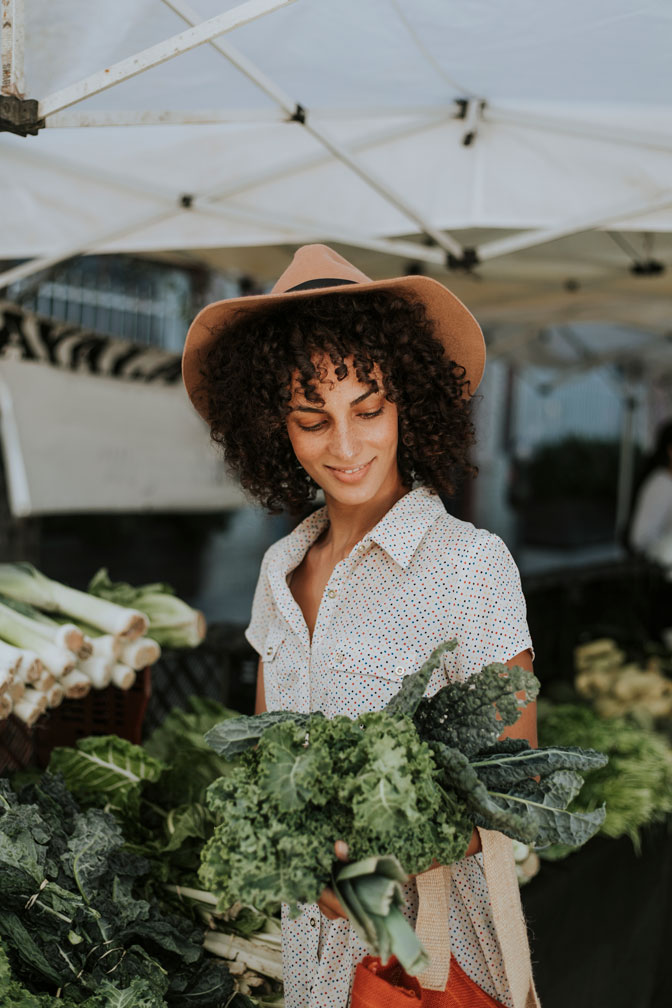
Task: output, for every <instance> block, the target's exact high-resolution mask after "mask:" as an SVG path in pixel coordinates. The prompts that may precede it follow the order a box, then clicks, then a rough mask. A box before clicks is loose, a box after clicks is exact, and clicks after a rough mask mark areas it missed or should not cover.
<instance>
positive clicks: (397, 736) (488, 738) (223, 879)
mask: <svg viewBox="0 0 672 1008" xmlns="http://www.w3.org/2000/svg"><path fill="white" fill-rule="evenodd" d="M454 646H455V642H454V641H450V642H447V643H445V644H443V645H441V646H440V647H439V648H437V649H436V651H435V652H434V653H433V654H432V655H431V656H430V658H429V660H428V661H427V662H426V663H425V664H424V665H423V667H422V668H421V669H420V670H419V671H418V672H416V673H413V674H411V675H409V676H407V677H406V678H405V679H404V682H403V684H402V687H401V689H400V690H399V692H398V693H397V695H396V696H395V697H394V698H393V699H392V700H391V701H390V703H389V704H388V705H387V707H386V708H385V710H383V711H379V712H376V713H370V714H364V715H363V716H361V717H360V718H358V719H356V720H351V719H349V718H347V717H342V716H340V717H335V718H333V719H330V720H328V719H326V718H324V716H323V715H322V714H319V713H315V714H310V715H307V714H298V713H295V712H290V711H275V712H270V713H266V714H261V715H258V716H255V717H240V718H232V719H229V720H227V721H225V722H223V723H222V724H220V725H217V726H216V727H215V728H213V729H212V731H210V732H209V733H208V735H207V736H206V738H207V740H208V741H209V743H210V745H211V746H212V747H213V748H214V749H215V751H216V752H217V753H219V754H220V755H221V756H223V757H225V758H226V759H233V760H234V761H235V764H237V765H236V766H235V769H234V770H233V772H230V773H229V774H228V775H227V776H225V777H222V778H220V779H219V780H217V781H215V782H214V783H213V784H211V785H210V787H209V789H208V792H207V796H208V797H207V800H208V804H209V807H210V809H211V811H213V812H214V813H215V814H216V816H217V818H218V825H217V827H216V829H215V832H214V835H213V836H212V838H211V839H210V840H209V841H208V843H207V844H206V846H205V848H204V850H203V856H202V864H201V869H200V878H201V881H202V883H203V884H204V885H205V886H206V887H207V888H208V889H210V890H211V891H212V892H213V893H214V894H215V895H216V896H217V897H218V898H219V901H220V905H221V906H222V907H225V906H227V905H228V904H229V903H231V902H232V901H233V900H234V899H240V900H242V901H244V902H249V903H251V904H253V905H254V906H256V907H257V908H258V909H265V910H271V909H272V908H273V907H275V906H277V904H278V903H279V902H281V901H282V902H286V903H289V904H290V905H293V906H295V905H296V904H298V903H302V902H307V903H311V902H314V901H315V900H317V898H318V896H319V894H320V893H321V891H322V889H323V888H324V887H325V886H326V885H328V884H329V883H330V881H332V872H334V857H333V843H334V840H336V839H339V838H340V839H344V840H346V841H347V843H348V845H349V850H350V857H351V859H352V861H354V862H361V863H362V864H363V865H364V866H365V867H363V868H362V871H361V873H360V872H359V870H358V869H357V868H356V867H353V865H352V864H351V865H348V866H347V869H343V868H337V870H336V871H335V873H334V874H333V884H334V885H335V886H336V889H337V891H338V892H339V893H340V894H341V895H344V896H345V900H346V910H347V911H348V914H349V916H350V919H351V921H352V923H353V925H354V926H355V927H356V928H357V929H358V930H359V932H360V934H361V935H362V937H364V938H365V940H366V941H367V942H368V943H369V944H370V946H371V947H372V948H373V949H375V950H376V951H377V952H378V953H379V954H380V953H381V952H383V953H385V954H384V956H383V957H385V956H386V954H387V953H391V952H394V954H396V955H397V958H399V960H400V961H401V962H402V964H403V965H404V966H405V968H406V969H407V970H408V971H409V972H413V971H417V970H418V969H421V968H422V965H423V963H424V962H425V959H424V955H423V953H422V950H420V949H419V948H418V947H417V946H416V947H415V949H414V948H413V947H412V945H411V942H410V936H409V935H408V934H407V935H406V938H405V939H404V942H406V939H408V941H407V943H406V945H405V947H404V948H402V949H401V950H400V948H399V946H398V945H396V946H395V944H394V942H395V938H394V935H391V934H390V933H389V931H390V929H389V928H387V927H386V926H385V924H384V918H385V917H386V916H387V915H388V914H389V913H390V912H392V914H393V918H394V919H393V922H392V923H393V926H394V930H395V932H397V931H400V929H401V924H402V923H403V922H400V920H399V916H400V915H399V914H398V913H397V912H396V911H398V909H399V906H400V903H401V890H400V885H399V883H400V882H401V881H403V878H404V875H403V872H400V873H399V877H398V879H397V880H396V882H394V880H391V876H390V871H389V867H390V859H394V858H396V859H397V860H398V862H400V864H401V865H403V868H404V870H405V871H406V872H411V873H414V874H415V873H418V872H422V871H425V870H427V869H428V868H429V867H430V866H431V865H432V862H434V861H437V862H438V863H442V864H450V863H453V862H455V861H457V860H459V859H460V858H461V857H463V856H464V854H465V851H466V849H467V846H468V843H469V840H470V837H471V833H472V829H473V825H478V826H482V827H484V828H487V829H495V830H500V831H501V832H503V833H505V834H507V835H508V836H510V837H512V838H513V839H516V840H520V841H522V842H523V843H532V842H534V843H536V844H540V845H545V844H550V843H557V842H563V843H567V842H571V843H574V844H581V843H584V842H585V841H586V840H587V839H589V837H590V836H592V835H593V834H594V833H595V832H596V831H597V829H598V828H599V826H600V824H601V822H602V820H603V819H604V809H603V808H602V809H596V810H594V811H592V812H589V813H582V814H577V813H573V812H570V811H568V809H567V806H568V805H569V803H570V802H571V800H572V799H573V798H574V797H575V795H576V794H577V793H578V791H579V790H580V788H581V786H582V784H583V778H582V776H581V775H580V773H579V772H578V771H581V770H588V769H591V768H593V767H599V766H602V765H603V764H604V763H605V762H606V759H605V757H603V756H602V755H601V754H599V753H595V752H593V751H591V750H582V749H576V748H561V747H549V748H545V749H532V748H531V747H530V745H529V743H527V742H526V741H523V740H517V739H515V740H514V739H511V740H502V741H499V736H500V735H501V733H502V731H503V729H504V728H505V727H506V726H508V725H511V724H513V723H514V722H515V721H516V720H517V719H518V717H519V716H520V712H521V709H522V707H524V706H525V704H526V703H528V702H529V701H531V700H533V699H534V698H535V697H536V695H537V692H538V688H539V683H538V681H537V679H536V678H535V677H534V676H533V675H532V674H531V673H530V672H527V671H526V670H524V669H522V668H514V669H509V668H508V667H507V666H506V665H502V664H499V663H493V664H492V665H489V666H487V667H486V668H484V669H483V670H482V671H481V672H480V673H478V674H476V675H473V676H471V677H470V678H469V679H468V680H467V681H466V682H464V683H450V684H448V685H447V686H445V687H444V688H443V689H441V690H440V691H439V692H438V693H437V694H435V695H434V696H433V697H430V698H425V699H423V696H424V692H425V690H426V687H427V684H428V682H429V679H430V677H431V675H432V672H433V671H434V669H435V668H437V666H438V664H439V662H440V660H441V655H442V654H443V652H444V651H445V650H447V649H450V648H452V647H454ZM517 694H518V695H522V697H523V698H522V699H521V698H520V697H519V696H517ZM376 858H379V859H381V860H382V862H384V867H385V872H384V873H383V876H384V877H380V875H379V873H377V870H376V867H375V863H374V862H375V859H376ZM372 859H373V860H372ZM344 871H346V873H347V878H345V877H344V878H345V880H346V881H347V885H345V886H343V885H341V884H339V878H341V877H342V876H343V872H344ZM393 874H394V873H393ZM360 877H361V878H363V879H364V880H365V881H364V882H363V883H361V885H360V884H359V882H355V881H353V880H354V879H360ZM358 885H359V886H360V887H359V888H358Z"/></svg>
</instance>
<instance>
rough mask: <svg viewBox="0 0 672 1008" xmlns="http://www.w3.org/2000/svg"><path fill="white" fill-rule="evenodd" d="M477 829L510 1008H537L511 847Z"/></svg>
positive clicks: (495, 835) (506, 840)
mask: <svg viewBox="0 0 672 1008" xmlns="http://www.w3.org/2000/svg"><path fill="white" fill-rule="evenodd" d="M477 828H478V833H479V836H480V838H481V846H482V849H483V868H484V871H485V881H486V884H487V887H488V893H489V895H490V906H491V908H492V919H493V921H494V924H495V930H496V932H497V938H498V940H499V945H500V948H501V950H502V959H503V961H504V972H505V973H506V978H507V980H508V982H509V988H510V990H511V997H512V998H513V1004H514V1008H541V1006H540V1004H539V998H538V996H537V992H536V990H535V988H534V982H533V979H532V964H531V959H530V946H529V942H528V939H527V928H526V927H525V918H524V917H523V907H522V904H521V902H520V890H519V887H518V877H517V875H516V863H515V859H514V856H513V844H512V843H511V841H510V840H509V838H508V837H506V836H504V834H503V833H499V832H497V831H495V830H484V829H481V828H480V827H477Z"/></svg>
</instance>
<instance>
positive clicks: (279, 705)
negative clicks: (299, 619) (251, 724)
mask: <svg viewBox="0 0 672 1008" xmlns="http://www.w3.org/2000/svg"><path fill="white" fill-rule="evenodd" d="M289 636H290V631H289V630H288V628H287V627H286V626H285V625H284V624H283V623H282V622H280V621H278V620H276V621H274V622H273V623H272V624H271V626H270V628H269V630H268V633H267V634H266V640H265V641H264V653H263V659H262V660H263V664H264V689H265V693H266V707H267V709H268V710H293V709H294V706H295V701H296V698H295V691H296V687H297V675H296V670H295V668H294V666H293V663H292V660H291V652H292V648H291V642H290V640H289Z"/></svg>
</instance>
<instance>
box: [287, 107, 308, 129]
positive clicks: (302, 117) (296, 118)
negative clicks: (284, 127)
mask: <svg viewBox="0 0 672 1008" xmlns="http://www.w3.org/2000/svg"><path fill="white" fill-rule="evenodd" d="M307 115H308V113H307V111H306V109H305V108H304V107H303V105H299V104H298V103H297V106H296V108H295V109H294V115H292V116H290V118H289V120H288V121H289V122H298V123H301V125H302V126H305V123H306V118H307Z"/></svg>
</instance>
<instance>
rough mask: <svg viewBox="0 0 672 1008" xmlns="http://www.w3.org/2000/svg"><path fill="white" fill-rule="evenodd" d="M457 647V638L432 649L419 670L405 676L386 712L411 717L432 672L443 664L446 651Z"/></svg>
mask: <svg viewBox="0 0 672 1008" xmlns="http://www.w3.org/2000/svg"><path fill="white" fill-rule="evenodd" d="M456 647H457V641H456V640H449V641H444V643H443V644H439V646H438V647H437V648H436V649H435V650H434V651H432V653H431V655H430V656H429V658H428V659H427V661H426V662H425V663H424V665H423V666H422V667H421V668H420V669H418V671H417V672H411V673H410V675H407V676H404V681H403V682H402V684H401V688H400V689H399V691H398V692H397V693H395V694H394V696H393V697H392V699H391V700H390V701H388V703H387V704H386V706H385V707H384V710H385V711H386V713H387V714H391V715H392V716H393V717H394V716H396V715H398V714H407V715H408V716H409V717H412V716H413V715H414V714H415V712H416V710H417V708H418V704H419V703H420V701H421V700H422V698H423V696H424V695H425V690H426V689H427V684H428V683H429V680H430V679H431V678H432V674H433V673H434V672H435V671H436V669H437V668H438V667H439V665H440V664H441V658H442V656H443V655H444V654H445V653H446V651H454V650H455V648H456Z"/></svg>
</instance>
